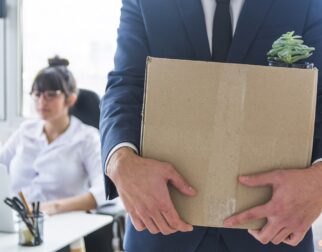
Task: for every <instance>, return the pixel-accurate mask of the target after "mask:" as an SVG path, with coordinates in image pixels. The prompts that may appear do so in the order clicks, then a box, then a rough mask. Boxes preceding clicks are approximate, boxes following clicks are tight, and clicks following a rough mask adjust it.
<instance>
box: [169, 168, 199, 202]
mask: <svg viewBox="0 0 322 252" xmlns="http://www.w3.org/2000/svg"><path fill="white" fill-rule="evenodd" d="M168 180H169V181H170V183H171V184H172V185H173V186H174V187H175V188H177V189H178V190H179V191H180V192H181V193H183V194H185V195H187V196H195V195H196V194H197V191H196V189H194V188H193V187H192V186H191V185H189V183H188V182H187V181H186V180H185V179H184V178H183V177H182V176H181V174H179V173H178V172H177V171H176V170H175V169H174V168H173V167H170V168H169V171H168Z"/></svg>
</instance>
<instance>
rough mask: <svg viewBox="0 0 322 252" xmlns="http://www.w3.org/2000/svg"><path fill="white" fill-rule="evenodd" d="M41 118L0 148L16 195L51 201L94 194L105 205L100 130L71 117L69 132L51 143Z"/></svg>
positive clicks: (24, 125) (33, 121) (27, 123)
mask: <svg viewBox="0 0 322 252" xmlns="http://www.w3.org/2000/svg"><path fill="white" fill-rule="evenodd" d="M43 127H44V122H43V121H42V120H39V119H35V120H29V121H26V122H24V123H23V124H22V125H21V126H20V128H19V129H18V130H17V131H16V132H15V133H14V134H13V135H12V136H11V137H10V138H9V140H8V141H7V142H6V143H5V144H4V146H3V147H2V148H1V149H0V163H1V164H3V165H4V166H5V167H6V168H7V170H8V172H9V175H10V180H11V187H12V192H13V193H14V194H17V193H18V192H19V191H20V190H22V191H23V193H24V194H25V196H26V198H27V199H28V200H29V202H34V201H41V202H45V201H51V200H56V199H61V198H66V197H71V196H76V195H80V194H83V193H86V192H91V193H92V194H93V196H94V198H95V200H96V203H97V205H102V204H104V203H105V192H104V182H103V175H102V169H101V154H100V139H99V133H98V130H97V129H96V128H94V127H91V126H87V125H85V124H84V123H82V122H81V121H80V120H78V119H77V118H76V117H71V122H70V126H69V127H68V129H67V130H66V131H65V132H64V133H63V134H62V135H60V136H59V137H58V138H57V139H55V140H54V141H53V142H52V143H50V144H48V141H47V138H46V136H45V134H44V132H43Z"/></svg>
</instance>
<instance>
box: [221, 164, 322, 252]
mask: <svg viewBox="0 0 322 252" xmlns="http://www.w3.org/2000/svg"><path fill="white" fill-rule="evenodd" d="M239 181H240V182H241V183H242V184H244V185H246V186H250V187H256V186H268V185H269V186H272V188H273V196H272V198H271V200H270V201H269V202H267V203H266V204H264V205H262V206H258V207H254V208H252V209H250V210H246V211H244V212H242V213H240V214H237V215H235V216H232V217H230V218H228V219H226V220H225V222H224V225H225V226H226V227H233V226H236V225H239V224H243V223H246V222H248V221H251V220H255V219H261V218H267V223H266V225H265V226H264V227H263V228H262V229H261V230H249V233H250V234H251V235H253V236H254V237H255V238H256V239H257V240H259V241H260V242H261V243H263V244H267V243H269V242H272V243H274V244H280V243H281V242H284V243H286V244H289V245H291V246H296V245H298V243H299V242H300V241H302V240H303V238H304V236H305V234H306V232H307V231H308V230H309V228H310V227H311V225H312V223H313V222H314V220H315V219H317V218H318V216H319V215H320V213H321V210H322V165H321V164H319V163H318V164H316V165H314V166H312V167H309V168H307V169H300V170H297V169H296V170H295V169H294V170H279V171H273V172H268V173H263V174H259V175H254V176H241V177H239Z"/></svg>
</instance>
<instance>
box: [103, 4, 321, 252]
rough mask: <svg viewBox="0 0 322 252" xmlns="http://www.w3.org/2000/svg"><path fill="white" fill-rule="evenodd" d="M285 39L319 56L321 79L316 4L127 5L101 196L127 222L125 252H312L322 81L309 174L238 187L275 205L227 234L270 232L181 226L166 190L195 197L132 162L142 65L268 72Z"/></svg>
mask: <svg viewBox="0 0 322 252" xmlns="http://www.w3.org/2000/svg"><path fill="white" fill-rule="evenodd" d="M287 31H295V33H296V34H298V35H302V36H303V38H304V40H305V42H306V44H308V45H309V46H313V47H315V48H316V51H315V52H314V55H313V56H312V57H311V58H310V61H312V62H313V63H314V64H315V65H316V66H317V67H318V68H320V69H322V1H321V0H231V1H229V0H124V1H123V6H122V10H121V20H120V27H119V30H118V40H117V44H118V46H117V51H116V55H115V69H114V70H113V71H111V72H110V74H109V77H108V85H107V89H106V94H105V95H104V97H103V99H102V103H101V121H100V130H101V139H102V160H103V166H104V173H105V174H107V175H106V176H105V181H106V194H107V196H108V197H109V199H112V198H115V197H117V196H118V195H119V196H120V197H121V199H122V201H123V203H124V205H125V208H126V210H127V211H128V213H129V216H130V220H129V221H128V223H127V231H126V239H125V248H126V250H127V251H139V252H145V251H146V252H151V251H153V252H158V251H160V252H161V251H166V252H171V251H176V252H177V251H182V252H190V251H191V252H192V251H219V252H228V251H232V252H237V251H238V252H259V251H264V252H284V251H285V252H286V251H287V252H295V251H296V252H313V243H312V232H311V229H310V226H311V224H312V222H313V221H314V220H315V219H316V218H317V217H318V215H319V214H320V212H321V209H322V201H321V199H322V195H321V194H322V190H321V189H322V188H321V187H322V186H321V182H320V181H321V178H322V165H321V162H320V160H319V159H320V158H321V157H322V140H321V139H322V124H321V123H322V121H321V120H322V115H321V108H320V103H321V92H322V90H321V88H322V86H321V85H322V83H321V81H322V79H321V77H320V78H319V90H318V106H317V114H316V125H315V135H314V148H313V156H312V162H313V164H312V167H310V168H309V169H305V170H299V171H298V170H287V171H275V172H270V173H266V174H261V175H257V176H251V177H241V178H240V182H241V183H243V184H245V185H248V186H262V185H270V186H272V187H273V189H274V190H273V191H274V192H273V197H272V199H271V200H270V201H269V202H268V203H267V204H265V205H264V206H259V207H256V208H254V209H250V210H248V211H246V212H244V213H241V214H239V215H237V216H234V217H231V218H229V219H228V220H226V222H225V225H226V226H227V227H233V226H234V225H236V224H238V223H243V222H246V221H249V220H251V219H256V218H263V217H265V218H267V220H268V222H267V224H266V225H265V227H264V228H263V229H261V230H249V232H247V231H246V230H235V229H230V228H225V229H224V228H206V227H192V226H191V225H190V224H188V223H185V222H184V221H183V220H182V219H181V218H180V216H178V214H177V212H176V210H175V209H174V207H173V204H172V202H171V199H170V196H169V192H168V187H167V183H171V184H172V185H174V187H176V188H177V189H178V190H179V191H180V192H182V193H183V194H185V195H187V196H191V197H193V196H195V195H196V194H197V192H196V190H195V189H194V188H192V187H191V186H190V185H189V183H188V182H187V181H186V180H185V179H184V178H183V177H182V176H181V175H180V174H179V173H178V172H177V171H176V169H175V167H173V166H172V165H171V164H169V163H166V162H159V161H157V160H151V159H144V158H141V157H140V156H139V153H138V150H139V146H140V129H141V112H142V100H143V89H144V75H145V61H146V57H147V56H154V57H162V58H175V59H189V60H201V61H220V62H233V63H245V64H254V65H267V61H266V53H267V52H268V51H269V49H270V48H271V45H272V43H273V41H274V40H275V39H277V38H278V37H279V36H280V35H281V34H283V33H285V32H287ZM173 85H175V83H173ZM196 207H198V206H196Z"/></svg>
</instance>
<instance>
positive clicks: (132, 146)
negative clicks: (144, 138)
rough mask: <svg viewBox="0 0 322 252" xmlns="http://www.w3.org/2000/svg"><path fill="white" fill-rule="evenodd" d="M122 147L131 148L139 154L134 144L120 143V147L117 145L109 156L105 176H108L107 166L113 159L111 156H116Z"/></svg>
mask: <svg viewBox="0 0 322 252" xmlns="http://www.w3.org/2000/svg"><path fill="white" fill-rule="evenodd" d="M122 147H129V148H131V149H133V150H134V151H135V153H136V154H138V149H137V148H136V147H135V145H134V144H132V143H129V142H123V143H119V144H118V145H116V146H115V147H114V148H113V149H112V150H111V151H110V153H109V154H108V156H107V159H106V161H105V174H107V164H108V162H109V161H110V159H111V156H112V155H113V154H114V152H115V151H117V150H118V149H120V148H122Z"/></svg>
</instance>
